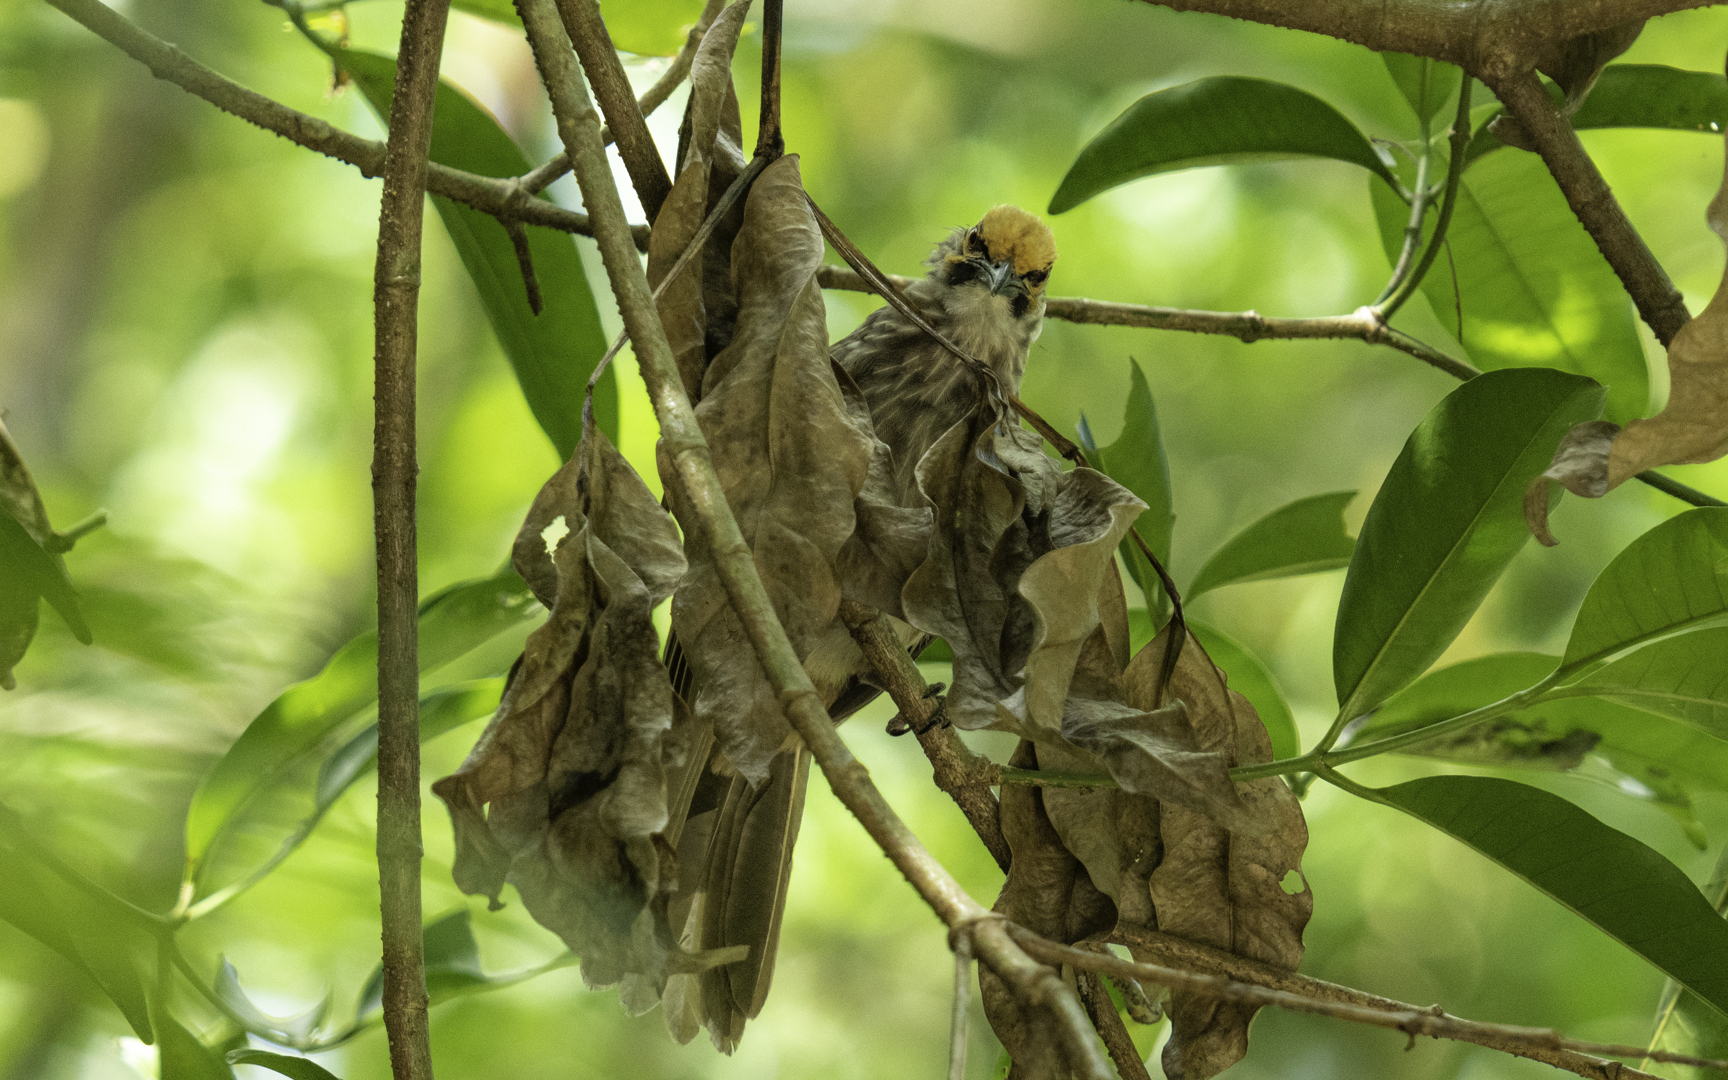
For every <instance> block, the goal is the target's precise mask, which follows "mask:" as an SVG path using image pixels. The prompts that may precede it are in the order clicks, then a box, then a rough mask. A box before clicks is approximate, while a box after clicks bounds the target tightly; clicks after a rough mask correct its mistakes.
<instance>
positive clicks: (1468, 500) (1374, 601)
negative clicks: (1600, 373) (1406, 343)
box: [1332, 368, 1602, 719]
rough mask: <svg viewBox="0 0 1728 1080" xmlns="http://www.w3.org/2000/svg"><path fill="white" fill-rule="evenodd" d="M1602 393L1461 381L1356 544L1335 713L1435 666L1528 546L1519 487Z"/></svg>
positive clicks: (1335, 661) (1500, 380) (1527, 371)
mask: <svg viewBox="0 0 1728 1080" xmlns="http://www.w3.org/2000/svg"><path fill="white" fill-rule="evenodd" d="M1601 407H1602V388H1601V387H1600V386H1597V385H1596V384H1595V383H1593V382H1591V381H1590V380H1588V379H1583V378H1580V377H1578V376H1576V375H1567V374H1565V373H1563V372H1559V371H1551V370H1548V369H1544V368H1522V369H1513V370H1510V371H1491V372H1488V373H1487V374H1485V375H1479V376H1477V377H1476V378H1474V379H1471V380H1470V381H1469V382H1466V383H1464V384H1463V385H1462V386H1460V387H1458V388H1457V389H1456V390H1454V391H1452V393H1450V394H1448V395H1447V396H1446V398H1445V399H1444V400H1443V401H1441V402H1440V403H1439V404H1438V405H1436V406H1434V409H1433V410H1432V411H1431V412H1429V414H1428V416H1427V417H1426V418H1424V419H1423V421H1422V423H1420V424H1419V425H1417V427H1416V430H1415V431H1414V432H1413V433H1412V434H1411V436H1410V439H1409V441H1408V442H1406V443H1405V444H1404V449H1403V451H1402V452H1401V453H1400V454H1399V455H1398V460H1397V461H1395V462H1393V464H1392V469H1391V471H1390V472H1388V473H1387V474H1386V480H1385V482H1384V483H1383V484H1381V486H1380V491H1379V494H1377V495H1375V497H1374V504H1373V505H1372V506H1370V507H1369V508H1368V516H1367V518H1366V520H1364V521H1363V522H1362V531H1361V535H1359V536H1358V537H1357V538H1356V551H1355V554H1354V555H1353V556H1352V557H1351V560H1350V570H1349V573H1348V574H1347V576H1346V577H1345V579H1344V595H1343V597H1342V599H1340V601H1339V604H1338V623H1337V630H1336V632H1335V635H1334V638H1333V648H1332V673H1333V680H1334V682H1335V683H1336V685H1337V689H1338V702H1339V706H1340V715H1341V716H1343V717H1345V718H1346V719H1353V718H1355V717H1357V716H1361V715H1362V714H1363V713H1366V712H1367V711H1369V710H1370V709H1372V708H1374V706H1376V705H1378V704H1380V703H1381V702H1382V701H1384V700H1386V698H1388V697H1389V696H1391V695H1392V694H1393V693H1395V692H1397V691H1398V690H1399V689H1401V688H1402V687H1404V686H1405V685H1407V684H1408V683H1409V682H1410V681H1411V680H1412V679H1414V678H1416V676H1418V675H1420V674H1422V672H1424V671H1426V670H1427V669H1428V666H1429V665H1430V664H1432V663H1433V662H1434V661H1435V660H1437V659H1439V657H1440V654H1441V653H1443V652H1445V651H1446V646H1448V645H1450V644H1451V643H1452V639H1453V638H1455V637H1457V636H1458V632H1459V631H1460V630H1462V629H1463V628H1464V624H1465V623H1466V622H1468V621H1469V619H1470V616H1471V615H1472V614H1473V613H1474V612H1475V611H1476V608H1477V606H1478V605H1479V604H1481V603H1482V598H1483V597H1484V596H1486V595H1487V594H1488V590H1489V589H1490V588H1491V587H1492V586H1493V584H1494V582H1495V581H1497V580H1498V579H1499V577H1500V574H1501V573H1502V572H1503V571H1504V570H1505V569H1506V566H1507V564H1508V563H1510V562H1511V561H1512V557H1513V556H1514V555H1516V554H1518V551H1519V550H1520V549H1521V548H1523V546H1524V543H1525V541H1526V540H1528V539H1529V534H1530V530H1529V529H1528V528H1527V527H1526V526H1525V524H1524V511H1523V500H1524V489H1525V487H1526V486H1527V485H1528V484H1529V483H1530V481H1531V479H1533V478H1534V477H1535V476H1536V475H1537V474H1538V473H1540V472H1541V471H1542V470H1543V469H1545V468H1547V467H1548V463H1549V460H1550V459H1551V458H1552V457H1553V454H1554V447H1555V446H1557V445H1558V444H1559V442H1560V438H1561V436H1562V435H1564V434H1565V433H1566V432H1568V431H1570V430H1571V429H1572V427H1573V425H1575V424H1579V423H1582V422H1584V421H1585V420H1590V419H1594V418H1595V417H1596V416H1597V415H1598V414H1599V412H1600V410H1601Z"/></svg>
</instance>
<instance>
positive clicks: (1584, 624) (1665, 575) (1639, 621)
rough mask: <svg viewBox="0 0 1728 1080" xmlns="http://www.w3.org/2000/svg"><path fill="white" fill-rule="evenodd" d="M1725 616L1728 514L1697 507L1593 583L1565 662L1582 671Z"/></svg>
mask: <svg viewBox="0 0 1728 1080" xmlns="http://www.w3.org/2000/svg"><path fill="white" fill-rule="evenodd" d="M1725 616H1728V508H1724V507H1699V508H1698V509H1696V510H1688V511H1687V512H1686V513H1684V514H1680V515H1678V516H1676V517H1672V518H1669V519H1668V520H1667V521H1664V522H1663V523H1662V524H1660V525H1658V526H1656V527H1655V528H1654V529H1651V530H1650V531H1649V532H1647V533H1645V534H1644V535H1643V536H1640V537H1639V538H1638V539H1636V540H1634V541H1632V543H1631V544H1629V545H1627V547H1626V549H1625V550H1624V551H1622V552H1621V553H1620V554H1619V555H1616V556H1615V557H1614V561H1613V562H1611V563H1609V564H1608V566H1607V568H1606V569H1604V570H1603V571H1602V573H1601V574H1600V575H1599V576H1598V577H1597V578H1596V581H1595V583H1594V584H1593V585H1591V586H1590V591H1589V592H1588V593H1586V594H1585V595H1584V603H1583V605H1582V606H1580V607H1579V609H1578V618H1577V619H1576V620H1575V621H1574V622H1573V624H1572V637H1571V640H1569V641H1568V642H1567V643H1566V655H1565V657H1564V659H1563V663H1565V664H1566V666H1567V667H1569V668H1572V667H1583V666H1585V665H1588V664H1592V663H1595V662H1596V661H1599V660H1607V659H1609V658H1611V657H1612V656H1613V655H1614V654H1615V653H1618V652H1623V651H1624V650H1626V649H1629V648H1632V647H1633V646H1635V645H1640V644H1643V643H1645V642H1648V641H1652V640H1654V639H1656V638H1660V637H1666V636H1667V635H1669V634H1674V633H1678V632H1680V631H1682V630H1687V629H1692V628H1694V627H1701V626H1704V625H1706V624H1708V623H1711V622H1714V621H1717V620H1720V619H1723V618H1724V617H1725Z"/></svg>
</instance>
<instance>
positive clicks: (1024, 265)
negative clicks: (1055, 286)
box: [929, 206, 1056, 320]
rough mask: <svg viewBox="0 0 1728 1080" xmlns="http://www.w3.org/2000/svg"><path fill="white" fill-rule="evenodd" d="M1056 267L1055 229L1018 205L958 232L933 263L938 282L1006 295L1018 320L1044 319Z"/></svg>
mask: <svg viewBox="0 0 1728 1080" xmlns="http://www.w3.org/2000/svg"><path fill="white" fill-rule="evenodd" d="M1055 262H1056V238H1055V236H1053V235H1052V234H1051V232H1050V226H1048V225H1046V224H1044V222H1043V221H1042V220H1041V219H1040V218H1039V217H1038V216H1037V215H1036V214H1030V213H1027V212H1026V211H1025V210H1022V209H1020V208H1019V207H1018V206H997V207H993V208H992V209H991V210H990V212H989V213H987V214H985V215H984V219H983V220H982V221H980V222H978V224H976V225H974V226H972V227H971V228H970V229H955V230H954V232H953V233H952V234H951V235H950V236H949V237H948V239H947V240H944V241H943V242H942V243H941V245H939V246H938V247H937V248H936V250H935V251H934V252H932V253H931V255H930V259H929V265H930V268H931V276H932V277H934V278H935V279H936V280H937V281H939V282H940V283H942V284H944V285H948V286H949V287H951V288H956V289H968V290H970V289H978V290H982V291H983V293H984V294H985V295H988V296H1000V297H1002V298H1003V299H1004V300H1005V301H1006V305H1007V308H1008V313H1009V314H1010V315H1011V316H1012V317H1013V318H1014V319H1016V320H1018V319H1023V318H1029V317H1030V318H1038V319H1041V318H1042V317H1043V314H1044V304H1043V300H1044V285H1045V282H1047V281H1048V280H1049V278H1050V268H1051V267H1052V266H1053V265H1054V264H1055Z"/></svg>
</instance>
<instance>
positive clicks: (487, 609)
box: [186, 570, 540, 875]
mask: <svg viewBox="0 0 1728 1080" xmlns="http://www.w3.org/2000/svg"><path fill="white" fill-rule="evenodd" d="M539 610H540V608H539V605H537V604H536V603H535V602H534V598H533V596H532V595H531V594H530V593H529V592H528V587H527V585H525V584H523V582H522V579H521V578H519V577H517V576H516V573H515V571H513V570H504V571H502V572H500V573H499V574H497V575H496V576H494V577H490V578H483V579H481V580H478V581H469V582H463V583H462V584H459V585H454V586H452V587H450V588H449V589H446V590H444V591H442V592H440V593H437V594H436V595H434V596H431V597H428V598H427V599H426V600H425V601H423V602H422V603H421V605H420V670H422V671H428V670H431V669H432V668H435V667H438V666H439V665H441V664H445V663H448V662H449V661H451V660H453V659H455V658H456V657H458V656H461V655H462V654H463V653H466V652H468V651H469V650H471V649H473V648H474V647H476V646H478V645H480V644H481V643H483V642H485V641H487V640H489V639H491V638H493V637H496V636H497V635H498V634H501V633H503V632H504V631H505V630H508V629H510V628H511V627H513V626H516V625H517V624H519V623H520V622H522V621H523V620H525V619H528V618H532V617H534V615H535V614H536V613H538V612H539ZM377 668H378V635H377V633H376V632H368V633H365V634H361V635H360V636H359V637H357V638H355V639H354V640H353V641H350V642H349V643H348V644H346V645H344V646H343V647H342V648H341V649H339V650H337V652H336V655H335V656H333V657H331V659H330V662H329V663H327V664H325V665H324V670H323V671H320V672H319V673H318V674H317V675H314V676H313V677H312V678H310V679H307V680H306V681H305V682H301V683H296V684H295V685H293V686H291V687H289V688H288V689H287V690H285V691H283V692H282V694H281V696H279V697H278V698H277V699H276V700H275V701H273V702H271V703H270V704H269V706H268V707H266V708H265V710H264V711H263V712H261V713H259V714H258V716H257V718H256V719H254V720H253V721H252V723H250V724H249V725H247V727H246V730H245V731H243V732H241V733H240V737H239V738H238V739H236V740H235V741H234V744H233V745H232V746H230V747H229V748H228V752H227V753H226V754H224V755H223V756H222V757H221V758H220V759H219V760H218V761H217V762H216V764H215V765H214V766H213V767H212V768H211V770H210V772H209V773H208V774H207V775H206V776H205V777H204V780H203V782H202V783H200V784H199V785H198V790H197V791H196V792H194V794H193V796H192V805H191V806H190V807H189V808H188V809H187V812H186V858H187V866H188V874H189V875H190V874H195V873H196V869H197V867H198V864H199V863H200V862H201V861H202V860H203V858H204V856H205V855H206V853H207V852H208V851H209V850H210V847H211V845H212V844H213V843H214V842H215V840H216V838H217V836H218V835H219V834H220V833H221V832H222V830H223V829H224V828H225V827H226V826H227V825H228V823H229V822H230V821H232V820H233V819H234V817H235V816H236V815H237V814H239V813H240V812H242V811H243V810H244V808H245V807H246V805H247V804H248V803H249V802H250V801H251V800H252V799H253V798H255V797H256V796H257V795H258V794H259V793H260V792H261V791H263V790H264V789H265V788H267V787H269V786H270V785H272V784H273V783H275V782H276V781H277V779H278V778H279V777H280V776H281V775H282V773H283V772H284V771H286V770H287V769H289V768H290V767H292V766H293V765H294V764H296V763H298V762H300V761H303V760H305V758H306V756H307V755H309V754H311V753H313V752H315V751H316V750H317V749H318V747H319V746H320V745H322V743H323V742H324V740H325V739H326V738H327V737H328V736H329V735H330V734H331V733H332V732H333V731H335V730H336V729H337V728H338V727H340V726H341V725H342V724H343V723H344V722H345V721H347V720H349V719H352V718H353V717H355V716H356V715H357V714H359V713H360V712H361V710H363V709H365V708H366V707H367V706H369V705H371V704H372V703H373V702H375V701H377V700H378V671H377Z"/></svg>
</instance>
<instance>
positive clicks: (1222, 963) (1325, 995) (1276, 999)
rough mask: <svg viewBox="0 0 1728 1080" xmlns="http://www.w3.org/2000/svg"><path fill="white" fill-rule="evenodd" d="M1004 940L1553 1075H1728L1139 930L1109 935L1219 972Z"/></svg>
mask: <svg viewBox="0 0 1728 1080" xmlns="http://www.w3.org/2000/svg"><path fill="white" fill-rule="evenodd" d="M1124 930H1126V932H1124ZM1009 933H1010V934H1011V935H1012V936H1013V937H1014V939H1015V940H1016V941H1018V942H1019V943H1020V944H1021V945H1022V946H1023V947H1024V948H1025V949H1026V951H1027V952H1029V953H1031V954H1032V955H1033V956H1035V957H1038V958H1040V959H1042V960H1044V961H1045V962H1046V963H1051V964H1056V963H1062V964H1068V965H1070V966H1072V967H1074V968H1076V969H1079V970H1082V971H1097V972H1103V973H1106V974H1111V975H1123V976H1127V977H1129V978H1132V979H1137V980H1139V981H1141V982H1150V983H1156V984H1158V985H1160V986H1167V987H1170V988H1171V989H1173V990H1181V991H1183V992H1184V993H1190V994H1196V995H1200V996H1203V997H1209V998H1215V999H1217V1000H1220V1001H1235V1002H1241V1003H1243V1004H1248V1005H1259V1006H1266V1005H1271V1006H1275V1007H1277V1008H1280V1009H1287V1010H1289V1011H1291V1012H1305V1013H1313V1014H1316V1015H1319V1016H1330V1017H1334V1018H1336V1019H1339V1020H1348V1021H1350V1022H1352V1023H1358V1024H1368V1025H1370V1026H1373V1027H1384V1028H1392V1029H1394V1030H1397V1031H1402V1032H1404V1033H1405V1034H1406V1035H1408V1036H1410V1037H1411V1039H1412V1040H1414V1039H1415V1037H1416V1036H1418V1035H1427V1036H1429V1037H1430V1038H1435V1039H1451V1040H1455V1041H1459V1042H1469V1043H1474V1044H1476V1045H1478V1046H1486V1047H1488V1048H1490V1049H1494V1050H1500V1051H1503V1052H1505V1053H1510V1054H1515V1055H1517V1056H1519V1057H1528V1058H1532V1059H1534V1060H1537V1061H1543V1062H1546V1063H1547V1064H1550V1065H1553V1066H1555V1067H1556V1068H1561V1069H1565V1070H1567V1071H1568V1072H1573V1073H1577V1074H1578V1075H1579V1076H1589V1077H1601V1078H1602V1080H1631V1078H1634V1077H1638V1078H1644V1077H1648V1075H1649V1074H1647V1073H1641V1072H1639V1071H1638V1070H1637V1069H1634V1068H1631V1067H1630V1066H1627V1065H1622V1064H1621V1063H1619V1062H1608V1061H1602V1060H1600V1059H1599V1057H1593V1056H1589V1055H1601V1056H1607V1057H1644V1056H1646V1055H1647V1054H1648V1055H1649V1056H1650V1057H1651V1060H1665V1061H1669V1062H1672V1063H1675V1064H1684V1065H1692V1066H1696V1067H1700V1068H1710V1069H1725V1068H1728V1062H1724V1061H1714V1060H1710V1059H1706V1058H1694V1057H1687V1056H1685V1055H1680V1054H1667V1053H1661V1056H1660V1057H1657V1055H1656V1054H1654V1053H1651V1052H1649V1051H1647V1050H1646V1049H1645V1048H1644V1047H1640V1046H1617V1045H1613V1044H1604V1043H1591V1042H1583V1041H1581V1040H1578V1039H1568V1038H1566V1037H1565V1036H1564V1035H1562V1034H1560V1033H1559V1032H1558V1031H1554V1030H1552V1029H1549V1028H1531V1027H1519V1026H1515V1025H1511V1024H1486V1023H1482V1022H1479V1021H1475V1020H1464V1019H1461V1018H1460V1017H1456V1016H1452V1015H1450V1014H1449V1013H1447V1012H1445V1011H1444V1010H1443V1009H1441V1008H1440V1007H1439V1006H1438V1005H1436V1006H1432V1007H1430V1008H1420V1007H1418V1006H1415V1005H1409V1004H1406V1003H1404V1002H1401V1001H1394V1000H1392V999H1391V998H1382V997H1378V996H1376V995H1372V994H1365V993H1363V992H1361V991H1359V990H1352V989H1350V988H1349V987H1344V986H1337V985H1335V984H1332V983H1325V982H1321V981H1320V980H1318V979H1310V978H1307V977H1306V976H1302V975H1297V974H1295V973H1293V972H1287V971H1277V970H1276V969H1270V968H1269V965H1264V964H1258V963H1255V962H1254V961H1249V960H1245V959H1244V958H1242V957H1239V956H1233V955H1231V954H1229V953H1223V952H1220V951H1219V950H1216V949H1207V948H1205V947H1203V946H1199V945H1195V944H1194V943H1192V942H1183V941H1181V940H1180V939H1175V938H1170V937H1168V936H1167V935H1163V934H1157V933H1155V932H1151V931H1146V930H1144V929H1142V928H1137V927H1136V928H1125V927H1118V930H1117V933H1116V934H1114V935H1112V936H1113V937H1117V938H1121V939H1123V940H1124V942H1125V943H1130V944H1132V945H1133V946H1134V947H1137V948H1138V947H1150V948H1154V949H1159V948H1161V949H1164V950H1167V951H1171V952H1186V953H1187V954H1188V955H1189V956H1191V957H1193V958H1195V959H1197V960H1202V961H1205V962H1206V966H1210V967H1211V968H1212V971H1213V972H1216V973H1206V972H1202V971H1188V970H1183V969H1179V968H1174V967H1166V966H1164V965H1160V964H1141V963H1135V962H1133V961H1129V960H1123V959H1121V958H1119V957H1117V956H1115V955H1114V954H1110V953H1094V952H1088V951H1086V950H1084V949H1077V948H1073V947H1071V946H1067V945H1058V944H1056V943H1055V942H1052V941H1047V940H1045V939H1044V938H1041V937H1039V936H1038V935H1036V934H1034V933H1032V932H1031V931H1029V930H1026V929H1025V928H1023V927H1019V926H1013V927H1011V928H1010V930H1009ZM1237 972H1242V973H1245V974H1248V975H1250V977H1252V978H1253V979H1254V980H1255V981H1252V982H1249V981H1241V980H1239V979H1238V978H1237V977H1236V973H1237ZM1262 980H1264V981H1262ZM1274 984H1277V985H1280V986H1292V987H1299V988H1300V989H1276V988H1274ZM1652 1080H1653V1078H1652Z"/></svg>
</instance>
